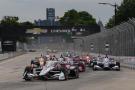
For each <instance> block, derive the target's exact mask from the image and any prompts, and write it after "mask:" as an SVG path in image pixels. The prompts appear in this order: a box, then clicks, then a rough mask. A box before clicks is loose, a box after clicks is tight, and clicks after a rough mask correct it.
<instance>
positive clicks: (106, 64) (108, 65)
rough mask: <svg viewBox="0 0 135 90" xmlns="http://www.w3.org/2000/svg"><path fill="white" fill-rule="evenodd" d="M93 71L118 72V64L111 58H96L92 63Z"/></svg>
mask: <svg viewBox="0 0 135 90" xmlns="http://www.w3.org/2000/svg"><path fill="white" fill-rule="evenodd" d="M92 68H93V70H94V71H95V70H101V69H103V70H117V71H120V62H117V61H115V60H114V59H113V58H107V57H105V58H98V59H97V60H94V61H93V67H92Z"/></svg>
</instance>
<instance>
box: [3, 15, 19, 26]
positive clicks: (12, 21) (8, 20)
mask: <svg viewBox="0 0 135 90" xmlns="http://www.w3.org/2000/svg"><path fill="white" fill-rule="evenodd" d="M18 20H19V18H18V17H15V16H4V18H3V19H2V20H1V25H6V26H7V25H14V26H18V25H19V23H18Z"/></svg>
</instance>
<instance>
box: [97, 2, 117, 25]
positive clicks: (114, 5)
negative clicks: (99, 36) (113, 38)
mask: <svg viewBox="0 0 135 90" xmlns="http://www.w3.org/2000/svg"><path fill="white" fill-rule="evenodd" d="M99 4H103V5H110V6H112V7H114V13H115V15H114V18H115V23H114V24H115V25H116V13H117V8H118V5H117V4H116V3H115V4H111V3H99Z"/></svg>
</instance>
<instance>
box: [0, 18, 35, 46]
mask: <svg viewBox="0 0 135 90" xmlns="http://www.w3.org/2000/svg"><path fill="white" fill-rule="evenodd" d="M18 21H19V18H18V17H15V16H5V17H4V18H3V19H2V20H1V22H0V25H1V28H0V33H1V35H2V36H0V38H7V39H14V40H16V41H19V42H25V43H27V42H28V39H27V38H26V36H25V31H26V30H25V29H24V26H33V24H32V23H31V22H28V21H27V22H22V23H19V22H18Z"/></svg>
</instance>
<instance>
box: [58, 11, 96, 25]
mask: <svg viewBox="0 0 135 90" xmlns="http://www.w3.org/2000/svg"><path fill="white" fill-rule="evenodd" d="M60 23H61V24H62V25H68V26H77V25H91V24H96V20H95V19H94V18H93V17H92V15H90V14H89V13H88V12H86V11H81V12H77V11H76V10H74V9H72V10H69V11H68V12H65V14H64V16H63V17H61V19H60Z"/></svg>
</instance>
